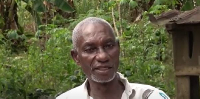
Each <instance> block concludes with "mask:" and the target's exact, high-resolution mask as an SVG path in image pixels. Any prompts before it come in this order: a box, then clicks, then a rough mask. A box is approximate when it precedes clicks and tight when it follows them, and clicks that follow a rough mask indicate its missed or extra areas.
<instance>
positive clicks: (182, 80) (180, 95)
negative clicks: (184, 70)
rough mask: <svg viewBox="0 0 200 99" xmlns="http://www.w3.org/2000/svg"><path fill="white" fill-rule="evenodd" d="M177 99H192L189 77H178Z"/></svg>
mask: <svg viewBox="0 0 200 99" xmlns="http://www.w3.org/2000/svg"><path fill="white" fill-rule="evenodd" d="M176 99H190V78H189V76H176Z"/></svg>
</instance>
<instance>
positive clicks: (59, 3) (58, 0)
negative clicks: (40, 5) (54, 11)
mask: <svg viewBox="0 0 200 99" xmlns="http://www.w3.org/2000/svg"><path fill="white" fill-rule="evenodd" d="M54 5H55V6H56V7H58V8H59V9H61V10H63V11H66V12H73V11H74V9H73V8H72V7H71V6H70V5H69V4H68V3H67V2H66V1H65V0H55V1H54Z"/></svg>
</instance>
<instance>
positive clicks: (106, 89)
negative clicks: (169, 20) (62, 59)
mask: <svg viewBox="0 0 200 99" xmlns="http://www.w3.org/2000/svg"><path fill="white" fill-rule="evenodd" d="M72 41H73V47H74V48H73V49H72V51H71V55H72V58H73V59H74V61H75V62H76V63H77V65H79V66H81V68H82V70H83V72H84V73H85V75H86V77H87V79H86V81H85V82H84V83H83V84H82V85H80V86H78V87H76V88H74V89H71V90H69V91H67V92H65V93H63V94H61V95H60V96H58V97H57V98H56V99H169V97H168V96H167V95H166V94H165V93H164V92H163V91H161V90H159V89H157V88H155V87H153V86H150V85H143V84H136V83H129V82H128V80H127V79H126V78H125V77H124V76H123V75H122V74H120V73H118V72H117V70H118V66H119V54H120V45H119V41H118V40H117V39H116V38H115V35H114V31H113V28H112V27H111V25H110V24H109V23H108V22H107V21H105V20H104V19H101V18H97V17H89V18H86V19H84V20H83V21H81V22H80V23H78V24H77V26H76V27H75V28H74V30H73V35H72Z"/></svg>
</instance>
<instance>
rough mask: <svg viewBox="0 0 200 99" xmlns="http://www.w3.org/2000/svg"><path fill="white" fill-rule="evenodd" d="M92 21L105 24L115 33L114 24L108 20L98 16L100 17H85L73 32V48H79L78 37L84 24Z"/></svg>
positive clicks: (92, 22)
mask: <svg viewBox="0 0 200 99" xmlns="http://www.w3.org/2000/svg"><path fill="white" fill-rule="evenodd" d="M90 23H91V24H95V23H100V24H105V25H107V26H108V27H109V28H110V29H111V32H112V33H113V35H114V30H113V28H112V26H111V25H110V23H108V22H107V21H106V20H104V19H102V18H98V17H88V18H85V19H84V20H82V21H81V22H79V23H78V24H77V25H76V26H75V28H74V30H73V33H72V43H73V48H74V49H75V50H76V49H77V41H78V38H79V37H80V34H81V32H82V28H83V26H84V25H86V24H90Z"/></svg>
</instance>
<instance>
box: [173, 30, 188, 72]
mask: <svg viewBox="0 0 200 99" xmlns="http://www.w3.org/2000/svg"><path fill="white" fill-rule="evenodd" d="M172 37H173V53H174V66H175V70H177V69H180V68H181V66H186V65H187V59H188V37H187V32H186V31H182V30H179V31H174V33H173V34H172Z"/></svg>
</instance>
